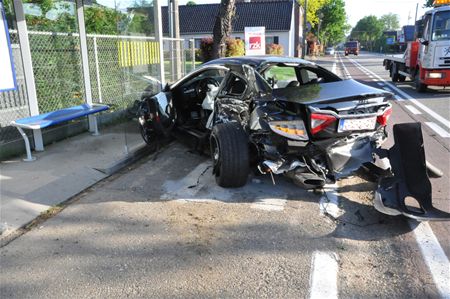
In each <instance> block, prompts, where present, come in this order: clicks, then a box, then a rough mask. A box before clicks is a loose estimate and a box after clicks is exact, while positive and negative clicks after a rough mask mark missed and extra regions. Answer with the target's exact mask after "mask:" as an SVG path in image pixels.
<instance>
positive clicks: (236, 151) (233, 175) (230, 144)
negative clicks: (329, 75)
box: [210, 122, 249, 188]
mask: <svg viewBox="0 0 450 299" xmlns="http://www.w3.org/2000/svg"><path fill="white" fill-rule="evenodd" d="M210 142H211V155H212V159H213V174H214V175H215V178H216V182H217V184H218V185H219V186H221V187H224V188H236V187H242V186H244V185H245V184H246V182H247V178H248V173H249V153H248V152H249V150H248V136H247V134H246V133H245V131H244V130H243V128H242V127H241V125H240V124H238V123H234V122H232V123H222V124H218V125H216V126H214V128H213V130H212V133H211V139H210Z"/></svg>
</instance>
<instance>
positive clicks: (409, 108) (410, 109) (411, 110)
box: [405, 105, 422, 115]
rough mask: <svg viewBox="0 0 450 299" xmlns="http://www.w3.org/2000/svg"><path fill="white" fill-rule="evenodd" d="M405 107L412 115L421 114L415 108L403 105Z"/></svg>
mask: <svg viewBox="0 0 450 299" xmlns="http://www.w3.org/2000/svg"><path fill="white" fill-rule="evenodd" d="M405 107H406V108H407V109H408V110H409V111H410V112H411V113H412V114H416V115H417V114H422V112H420V111H419V110H417V109H416V107H414V106H411V105H405Z"/></svg>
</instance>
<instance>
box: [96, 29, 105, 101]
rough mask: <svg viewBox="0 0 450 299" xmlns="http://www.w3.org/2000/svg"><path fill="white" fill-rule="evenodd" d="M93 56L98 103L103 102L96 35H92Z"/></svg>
mask: <svg viewBox="0 0 450 299" xmlns="http://www.w3.org/2000/svg"><path fill="white" fill-rule="evenodd" d="M94 58H95V74H96V75H97V87H98V101H99V102H100V103H103V97H102V84H101V83H100V69H99V67H98V50H97V37H96V36H94Z"/></svg>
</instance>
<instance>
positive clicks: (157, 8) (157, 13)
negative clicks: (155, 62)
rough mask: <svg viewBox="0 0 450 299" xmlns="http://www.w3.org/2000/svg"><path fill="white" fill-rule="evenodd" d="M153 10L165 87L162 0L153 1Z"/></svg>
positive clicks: (162, 81)
mask: <svg viewBox="0 0 450 299" xmlns="http://www.w3.org/2000/svg"><path fill="white" fill-rule="evenodd" d="M153 10H154V15H155V39H156V41H157V42H158V45H159V75H160V77H161V84H162V86H163V87H164V85H165V84H166V79H165V73H164V45H163V32H162V16H161V2H160V0H154V1H153Z"/></svg>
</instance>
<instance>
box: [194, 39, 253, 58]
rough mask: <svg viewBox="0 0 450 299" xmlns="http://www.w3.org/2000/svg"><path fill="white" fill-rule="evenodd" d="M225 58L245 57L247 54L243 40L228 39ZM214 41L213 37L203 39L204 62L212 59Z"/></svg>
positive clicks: (201, 45) (201, 49) (201, 51)
mask: <svg viewBox="0 0 450 299" xmlns="http://www.w3.org/2000/svg"><path fill="white" fill-rule="evenodd" d="M225 43H226V47H227V48H226V50H225V57H232V56H243V55H244V54H245V47H244V41H243V40H241V39H235V38H227V40H226V42H225ZM212 49H213V39H212V38H211V37H205V38H202V40H201V42H200V51H199V52H200V58H201V60H202V61H203V62H207V61H210V60H211V59H212Z"/></svg>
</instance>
